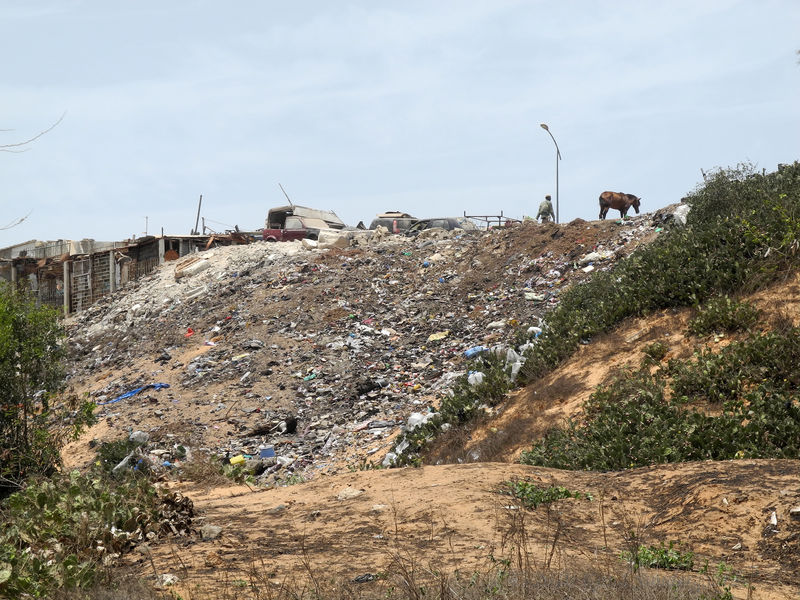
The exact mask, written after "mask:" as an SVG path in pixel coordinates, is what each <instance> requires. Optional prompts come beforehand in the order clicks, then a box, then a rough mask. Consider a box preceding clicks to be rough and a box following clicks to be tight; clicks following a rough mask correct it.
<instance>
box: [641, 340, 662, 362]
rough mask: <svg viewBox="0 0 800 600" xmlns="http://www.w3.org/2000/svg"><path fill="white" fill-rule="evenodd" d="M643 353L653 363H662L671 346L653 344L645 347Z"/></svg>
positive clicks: (659, 343) (660, 343)
mask: <svg viewBox="0 0 800 600" xmlns="http://www.w3.org/2000/svg"><path fill="white" fill-rule="evenodd" d="M642 352H644V353H645V355H646V356H647V357H648V358H650V359H651V360H652V361H653V362H660V361H661V360H663V359H664V357H665V356H666V355H667V352H669V346H667V345H666V344H665V343H664V342H653V343H652V344H648V345H647V346H645V347H644V349H643V350H642Z"/></svg>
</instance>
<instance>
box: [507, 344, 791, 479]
mask: <svg viewBox="0 0 800 600" xmlns="http://www.w3.org/2000/svg"><path fill="white" fill-rule="evenodd" d="M667 390H669V391H671V393H670V394H667V393H666V392H667ZM667 398H669V399H667ZM699 402H711V403H715V405H716V406H717V407H718V409H717V410H716V411H715V413H714V414H705V413H704V412H703V411H702V410H701V409H700V408H699V407H696V406H694V405H696V404H697V403H699ZM798 456H800V329H797V328H792V329H787V330H785V331H782V332H775V333H769V334H763V335H757V334H751V335H750V336H749V337H748V338H746V339H745V340H742V341H740V342H737V343H734V344H730V345H729V346H727V347H726V348H724V349H723V350H722V352H720V353H719V354H713V353H711V352H704V353H699V354H696V355H695V356H694V357H692V358H690V359H687V360H672V361H670V362H669V364H668V365H667V366H666V367H665V368H663V369H659V370H658V371H657V372H655V373H650V371H649V369H647V368H643V369H640V370H639V371H636V372H623V373H621V374H619V375H618V376H617V377H616V379H615V380H614V381H612V383H611V384H609V385H608V386H604V387H600V388H598V390H597V391H595V393H594V394H592V396H591V397H590V398H589V400H588V401H587V402H586V403H585V405H584V407H583V414H582V415H581V416H580V417H579V418H576V419H572V420H569V421H568V422H567V424H566V425H565V426H564V427H560V428H556V429H554V430H552V431H550V432H549V433H548V434H547V435H546V436H545V438H544V439H543V440H542V441H540V442H539V443H537V444H535V445H534V446H533V448H531V450H530V451H528V452H525V453H523V456H522V462H523V463H526V464H532V465H540V466H547V467H556V468H561V469H587V470H600V471H608V470H617V469H625V468H629V467H638V466H645V465H652V464H659V463H667V462H683V461H691V460H708V459H711V460H729V459H734V458H797V457H798Z"/></svg>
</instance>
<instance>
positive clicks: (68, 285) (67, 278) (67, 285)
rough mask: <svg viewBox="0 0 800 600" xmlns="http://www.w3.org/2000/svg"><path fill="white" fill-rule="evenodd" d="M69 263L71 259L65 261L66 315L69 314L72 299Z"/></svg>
mask: <svg viewBox="0 0 800 600" xmlns="http://www.w3.org/2000/svg"><path fill="white" fill-rule="evenodd" d="M69 263H70V261H68V260H65V261H64V263H63V264H64V316H65V317H66V316H67V315H68V314H69V310H70V304H71V301H72V294H71V293H70V292H71V288H72V281H71V279H70V276H69Z"/></svg>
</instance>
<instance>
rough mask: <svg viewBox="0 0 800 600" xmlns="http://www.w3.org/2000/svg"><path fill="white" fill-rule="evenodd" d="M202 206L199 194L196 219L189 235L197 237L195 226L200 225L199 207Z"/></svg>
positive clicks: (201, 197)
mask: <svg viewBox="0 0 800 600" xmlns="http://www.w3.org/2000/svg"><path fill="white" fill-rule="evenodd" d="M201 206H203V194H200V201H199V202H198V203H197V218H196V219H195V220H194V229H192V233H191V235H197V234H198V231H197V226H198V225H199V224H200V207H201Z"/></svg>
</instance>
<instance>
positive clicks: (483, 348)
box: [464, 346, 488, 358]
mask: <svg viewBox="0 0 800 600" xmlns="http://www.w3.org/2000/svg"><path fill="white" fill-rule="evenodd" d="M487 350H488V348H487V347H486V346H474V347H472V348H470V349H469V350H464V356H466V357H467V358H472V357H473V356H475V355H477V354H480V353H481V352H486V351H487Z"/></svg>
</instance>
